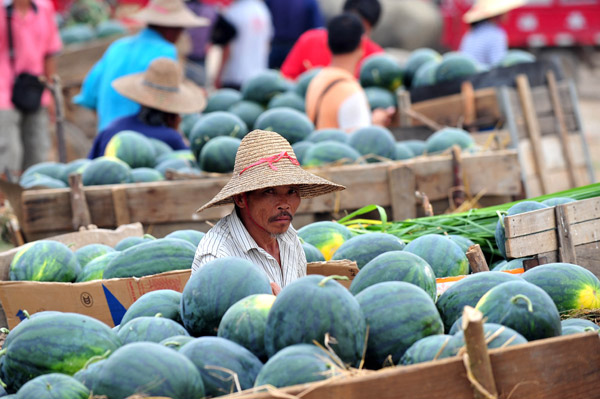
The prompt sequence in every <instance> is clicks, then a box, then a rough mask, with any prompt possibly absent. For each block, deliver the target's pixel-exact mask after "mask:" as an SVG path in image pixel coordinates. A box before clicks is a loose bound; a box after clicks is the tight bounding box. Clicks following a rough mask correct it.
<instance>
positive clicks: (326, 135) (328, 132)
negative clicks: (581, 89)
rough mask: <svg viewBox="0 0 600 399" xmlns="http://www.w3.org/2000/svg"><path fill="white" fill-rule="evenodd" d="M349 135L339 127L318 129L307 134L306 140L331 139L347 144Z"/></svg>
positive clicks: (319, 140) (317, 141) (315, 141)
mask: <svg viewBox="0 0 600 399" xmlns="http://www.w3.org/2000/svg"><path fill="white" fill-rule="evenodd" d="M349 138H350V135H349V134H348V133H346V132H344V131H343V130H340V129H319V130H315V131H314V132H312V133H311V134H309V135H308V137H307V138H306V140H308V141H311V142H313V143H319V142H321V141H326V140H333V141H339V142H340V143H344V144H348V139H349Z"/></svg>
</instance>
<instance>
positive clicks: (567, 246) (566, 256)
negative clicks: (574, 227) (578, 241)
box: [554, 205, 600, 264]
mask: <svg viewBox="0 0 600 399" xmlns="http://www.w3.org/2000/svg"><path fill="white" fill-rule="evenodd" d="M554 210H555V214H556V236H557V238H558V254H559V255H560V261H561V262H565V263H574V264H577V259H576V257H575V246H574V244H573V234H572V231H571V224H570V221H569V216H568V213H567V208H566V205H556V206H555V207H554ZM599 225H600V224H599Z"/></svg>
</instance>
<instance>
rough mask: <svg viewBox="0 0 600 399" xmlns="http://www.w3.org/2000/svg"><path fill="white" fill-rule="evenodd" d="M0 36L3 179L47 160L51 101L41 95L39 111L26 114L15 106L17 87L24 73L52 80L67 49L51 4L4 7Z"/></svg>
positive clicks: (22, 2) (41, 0)
mask: <svg viewBox="0 0 600 399" xmlns="http://www.w3.org/2000/svg"><path fill="white" fill-rule="evenodd" d="M9 29H10V31H9ZM0 32H2V33H0V173H3V172H5V171H6V170H7V169H8V170H10V171H12V172H17V173H18V172H20V171H22V170H25V169H27V168H28V167H29V166H31V165H34V164H36V163H39V162H42V161H46V160H47V157H48V151H49V149H50V136H49V131H48V126H49V123H50V120H49V115H48V107H49V106H50V105H51V95H50V93H49V92H48V91H47V90H43V89H39V90H38V91H37V93H38V95H37V96H36V101H35V104H34V105H35V106H37V109H27V110H25V109H23V108H17V107H16V106H15V104H14V103H13V86H14V85H15V82H16V81H17V77H18V76H19V75H22V74H23V73H26V74H30V77H31V78H33V79H36V78H37V77H44V78H46V79H48V80H49V79H51V77H52V76H53V75H54V74H55V72H56V57H55V55H56V54H57V53H58V52H59V51H60V50H61V48H62V43H61V40H60V35H59V32H58V27H57V25H56V22H55V19H54V7H53V5H52V3H50V2H49V1H47V0H36V1H32V0H14V1H4V5H3V6H2V7H0ZM10 42H12V45H11V43H10ZM11 47H12V51H11V50H10V48H11ZM28 76H29V75H28ZM36 81H37V79H36ZM40 87H41V85H40ZM17 91H20V90H17ZM40 94H41V97H40Z"/></svg>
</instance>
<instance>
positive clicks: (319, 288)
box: [265, 274, 367, 366]
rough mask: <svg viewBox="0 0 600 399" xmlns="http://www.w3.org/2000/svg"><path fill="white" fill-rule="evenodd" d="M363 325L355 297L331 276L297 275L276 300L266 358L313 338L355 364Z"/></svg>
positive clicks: (269, 321) (269, 323) (361, 346)
mask: <svg viewBox="0 0 600 399" xmlns="http://www.w3.org/2000/svg"><path fill="white" fill-rule="evenodd" d="M366 328H367V327H366V324H365V318H364V316H363V313H362V311H361V309H360V306H359V304H358V302H357V300H356V299H355V298H354V296H353V295H352V294H351V293H350V292H349V291H348V290H347V289H346V288H345V287H344V286H343V285H341V284H340V283H338V282H337V281H335V280H332V277H324V276H320V275H318V274H313V275H309V276H306V277H302V278H299V279H298V280H295V281H294V282H292V283H291V284H289V285H287V286H286V287H285V288H284V289H283V290H282V291H281V292H280V293H279V295H277V299H275V303H274V304H273V307H272V308H271V311H270V312H269V317H268V319H267V328H266V330H265V348H266V349H267V353H268V355H269V357H272V356H273V355H274V354H275V353H277V352H278V351H280V350H281V349H283V348H285V347H287V346H290V345H294V344H302V343H312V342H313V341H316V342H320V343H321V344H323V343H324V339H325V334H327V333H329V335H330V336H331V337H333V338H335V341H333V342H331V341H330V345H331V348H332V349H333V351H335V353H336V354H337V355H338V356H339V357H340V359H342V360H343V361H344V362H345V363H348V364H350V365H353V366H357V365H358V363H359V361H360V359H361V358H362V354H363V350H364V345H365V333H366Z"/></svg>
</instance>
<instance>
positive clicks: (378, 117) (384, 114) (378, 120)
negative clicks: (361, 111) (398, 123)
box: [371, 107, 396, 127]
mask: <svg viewBox="0 0 600 399" xmlns="http://www.w3.org/2000/svg"><path fill="white" fill-rule="evenodd" d="M394 113H396V108H394V107H388V108H375V109H374V110H373V112H372V114H371V120H372V121H373V124H374V125H378V126H385V127H387V126H389V125H390V124H391V123H392V118H393V117H394Z"/></svg>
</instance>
